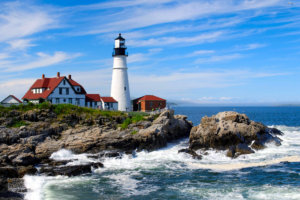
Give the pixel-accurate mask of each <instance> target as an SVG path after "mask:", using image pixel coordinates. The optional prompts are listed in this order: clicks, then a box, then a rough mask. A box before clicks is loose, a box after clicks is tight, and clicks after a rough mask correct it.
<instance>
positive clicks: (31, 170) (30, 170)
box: [17, 165, 37, 177]
mask: <svg viewBox="0 0 300 200" xmlns="http://www.w3.org/2000/svg"><path fill="white" fill-rule="evenodd" d="M17 171H18V176H19V177H23V176H24V175H25V174H27V175H34V174H35V173H36V172H37V169H36V168H35V167H34V166H32V165H29V166H19V167H17Z"/></svg>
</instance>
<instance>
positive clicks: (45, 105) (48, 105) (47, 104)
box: [37, 102, 51, 109]
mask: <svg viewBox="0 0 300 200" xmlns="http://www.w3.org/2000/svg"><path fill="white" fill-rule="evenodd" d="M37 107H38V108H39V109H50V108H51V103H50V102H43V103H41V104H38V105H37Z"/></svg>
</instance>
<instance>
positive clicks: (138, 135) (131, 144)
mask: <svg viewBox="0 0 300 200" xmlns="http://www.w3.org/2000/svg"><path fill="white" fill-rule="evenodd" d="M191 127H192V124H191V122H189V121H187V120H186V117H185V116H181V115H175V116H174V112H173V111H170V110H169V111H165V112H163V113H162V114H161V115H160V116H159V117H158V118H157V119H155V120H154V121H153V122H150V121H140V122H138V123H135V124H130V125H129V127H128V129H126V130H118V129H113V128H108V127H106V126H80V127H75V128H70V129H68V130H66V131H63V132H62V133H61V135H60V139H59V140H53V139H51V138H47V139H46V140H45V141H44V142H43V143H40V144H38V145H37V146H36V148H35V153H36V156H37V157H38V158H39V159H45V158H48V157H49V156H50V155H51V154H52V153H53V152H55V151H58V150H59V149H62V148H64V149H68V150H71V151H73V152H75V153H83V152H89V153H98V152H99V151H103V150H120V151H132V150H136V149H137V150H148V151H151V150H155V149H158V148H161V147H164V146H166V144H167V142H169V141H172V140H175V139H178V138H182V137H188V135H189V132H190V130H191Z"/></svg>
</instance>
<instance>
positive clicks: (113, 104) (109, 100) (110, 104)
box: [101, 97, 118, 110]
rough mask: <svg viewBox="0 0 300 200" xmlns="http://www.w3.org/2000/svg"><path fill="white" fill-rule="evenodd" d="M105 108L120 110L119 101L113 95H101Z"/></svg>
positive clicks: (103, 107)
mask: <svg viewBox="0 0 300 200" xmlns="http://www.w3.org/2000/svg"><path fill="white" fill-rule="evenodd" d="M101 102H102V109H103V110H118V102H117V101H116V100H115V99H114V98H113V97H101Z"/></svg>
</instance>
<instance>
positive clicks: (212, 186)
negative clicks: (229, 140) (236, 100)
mask: <svg viewBox="0 0 300 200" xmlns="http://www.w3.org/2000/svg"><path fill="white" fill-rule="evenodd" d="M174 110H175V113H176V114H184V115H187V116H188V119H189V120H191V121H192V122H193V123H194V125H197V124H199V122H200V120H201V118H202V117H203V116H205V115H207V116H211V115H213V114H217V113H218V112H221V111H237V112H241V113H245V114H247V115H248V116H249V118H250V119H252V120H255V121H260V122H262V123H264V124H266V125H268V126H272V127H276V128H278V129H280V130H281V131H283V132H284V135H283V136H281V139H282V145H281V146H279V147H277V146H275V145H273V144H270V145H269V146H268V148H267V149H264V150H261V151H258V152H256V153H255V154H250V155H243V156H240V157H239V158H237V159H230V158H228V157H226V156H225V152H222V151H214V150H209V151H208V155H206V156H204V157H203V159H202V160H194V159H192V158H191V157H189V155H185V154H178V153H177V152H178V150H179V149H181V148H186V147H187V146H188V138H186V139H182V140H179V141H176V142H174V143H170V144H169V145H168V146H167V147H166V148H163V149H160V150H157V151H153V152H139V153H137V154H136V156H135V157H132V156H124V157H123V158H122V159H115V158H108V159H106V160H103V161H102V162H103V163H104V166H105V167H104V168H101V169H95V170H94V172H93V173H92V174H90V175H84V176H79V177H71V178H68V177H62V176H58V177H44V176H26V177H25V185H26V186H27V188H28V190H29V191H28V193H27V194H26V198H27V199H30V200H37V199H47V200H50V199H51V200H54V199H55V200H60V199H61V200H63V199H64V200H65V199H72V200H76V199H78V200H79V199H80V200H85V199H86V200H91V199H139V200H140V199H145V200H146V199H230V200H233V199H300V158H299V156H300V107H176V108H174ZM56 154H57V155H60V156H62V157H66V158H67V157H69V156H70V155H72V156H78V159H79V160H80V161H81V162H85V161H86V160H87V159H88V157H87V156H86V155H85V154H81V155H74V154H72V152H69V151H66V150H64V151H59V152H57V153H56ZM280 161H291V162H280Z"/></svg>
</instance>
